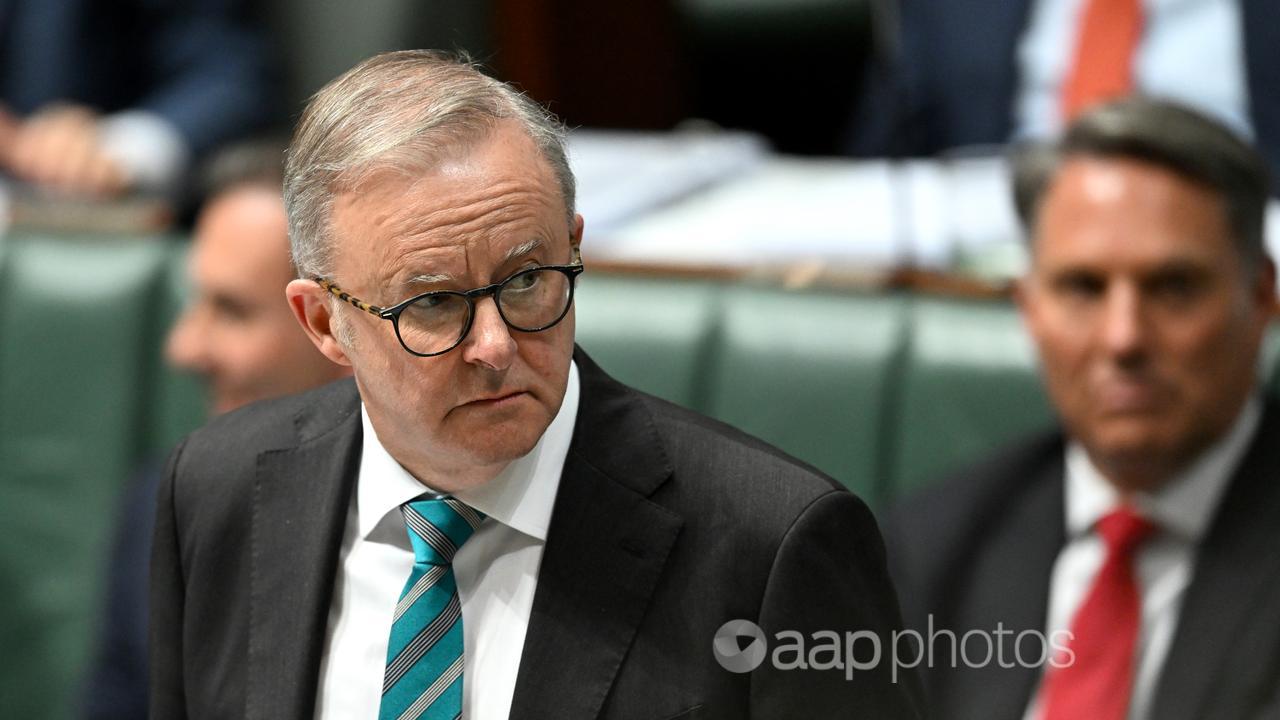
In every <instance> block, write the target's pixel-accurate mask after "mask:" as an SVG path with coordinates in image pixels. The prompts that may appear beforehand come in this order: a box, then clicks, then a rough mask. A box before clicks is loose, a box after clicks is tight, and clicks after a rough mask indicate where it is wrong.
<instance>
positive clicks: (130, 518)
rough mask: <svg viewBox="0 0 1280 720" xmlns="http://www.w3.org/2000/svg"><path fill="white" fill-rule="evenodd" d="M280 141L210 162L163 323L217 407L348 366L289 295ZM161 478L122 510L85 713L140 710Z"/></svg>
mask: <svg viewBox="0 0 1280 720" xmlns="http://www.w3.org/2000/svg"><path fill="white" fill-rule="evenodd" d="M283 148H284V145H283V143H274V142H263V143H254V144H245V145H240V146H235V147H232V148H229V149H227V150H226V151H225V152H223V153H222V154H220V155H219V156H218V157H217V158H216V159H215V161H214V162H213V163H212V165H211V167H210V170H209V177H208V179H207V182H206V184H207V187H208V198H209V199H208V201H207V202H206V203H205V206H204V208H203V210H202V211H201V212H200V215H199V217H198V218H197V221H196V229H195V237H194V239H193V242H192V246H191V254H190V270H189V272H190V278H191V301H190V303H189V305H188V306H187V308H186V309H185V311H184V312H183V314H182V316H181V317H180V318H179V319H178V321H177V323H176V324H175V325H174V327H173V329H172V330H171V332H170V335H169V342H168V345H167V347H166V357H167V359H168V360H169V362H170V363H171V364H172V365H174V366H175V367H178V368H182V369H185V370H189V371H191V372H194V373H197V374H198V375H200V376H201V377H202V378H204V379H205V381H206V382H207V383H208V391H209V401H210V405H211V409H212V412H213V413H214V414H221V413H225V412H228V411H230V410H234V409H235V408H237V407H239V406H241V405H245V404H247V403H250V402H254V401H256V400H263V399H266V398H272V397H278V396H281V395H286V394H289V393H293V392H298V391H301V390H305V389H309V388H311V387H315V386H317V385H321V384H323V383H326V382H329V381H331V380H336V379H338V378H340V377H344V376H346V375H348V374H349V371H348V370H347V368H344V367H342V366H340V365H335V364H333V363H331V362H329V360H328V359H327V358H325V357H324V356H323V355H321V354H320V353H319V352H317V351H316V349H315V347H314V346H313V345H312V344H311V341H310V340H308V339H307V337H306V335H305V334H304V333H303V332H302V330H301V329H300V328H299V327H298V323H297V321H295V320H294V318H293V313H292V311H290V309H289V304H288V303H287V302H286V301H285V296H284V287H285V285H287V284H288V283H289V281H290V280H292V279H293V278H294V271H293V264H292V263H291V261H290V259H289V236H288V222H287V219H286V216H285V210H284V200H283V198H282V197H281V189H280V188H281V183H282V179H283V174H282V172H283V171H282V163H283ZM158 481H159V470H158V468H152V469H151V470H150V471H148V472H145V473H143V475H142V476H141V477H140V478H139V481H138V482H137V483H135V485H134V486H133V487H131V488H130V490H129V492H128V494H127V496H126V499H125V503H124V505H123V506H122V509H121V515H120V517H121V521H120V527H119V530H118V533H117V541H116V545H115V548H114V554H113V557H112V561H111V566H110V569H109V571H108V573H107V577H108V582H109V589H108V597H107V602H106V607H105V608H104V616H103V619H102V623H101V626H102V630H103V635H102V637H101V639H100V642H99V647H98V650H97V654H96V657H95V660H94V664H93V667H92V668H91V673H90V676H89V681H88V686H87V688H86V694H85V708H86V717H88V718H92V719H93V720H107V719H108V718H112V719H119V720H126V719H127V720H137V719H138V718H144V717H146V715H147V662H146V660H147V624H148V611H147V608H148V603H147V576H148V572H147V569H148V567H149V564H150V554H151V532H152V530H151V528H152V526H153V521H154V517H155V496H156V488H157V485H158Z"/></svg>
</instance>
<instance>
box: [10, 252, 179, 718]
mask: <svg viewBox="0 0 1280 720" xmlns="http://www.w3.org/2000/svg"><path fill="white" fill-rule="evenodd" d="M0 242H4V243H6V244H7V245H8V247H7V248H6V249H5V251H4V256H3V260H2V264H0V538H3V539H4V542H3V543H0V717H6V718H9V717H12V718H61V717H65V716H66V713H67V712H68V711H69V708H70V706H71V701H72V698H73V697H74V687H75V683H76V681H77V680H78V675H79V673H80V671H81V668H82V666H83V663H84V661H85V659H86V657H87V652H88V647H89V638H90V629H91V627H92V619H93V616H94V609H95V608H96V607H97V606H98V602H99V596H100V580H101V577H100V570H101V568H102V567H103V565H104V563H105V558H106V547H107V544H108V542H107V539H108V536H109V534H110V530H111V528H112V525H113V523H114V515H115V508H116V502H117V496H118V493H119V491H120V489H121V487H122V486H123V484H124V482H125V480H126V478H127V477H128V475H129V474H130V472H131V471H132V469H133V465H134V462H135V459H136V457H137V453H138V450H139V448H140V447H141V446H142V443H143V441H144V438H143V432H142V428H143V427H144V418H145V414H146V412H145V402H146V399H147V397H148V390H147V386H148V384H149V377H148V372H149V369H150V367H151V359H150V358H148V356H147V355H148V352H147V349H148V348H149V347H150V346H151V345H152V344H153V341H154V338H153V337H152V333H153V329H154V327H155V323H154V319H153V315H154V311H155V300H156V297H157V289H158V285H159V279H160V277H161V273H162V269H163V267H164V264H165V257H166V255H165V246H164V245H163V243H159V242H154V241H149V240H113V239H108V238H94V239H84V240H75V239H64V238H60V239H57V240H47V239H42V238H34V237H25V238H24V237H18V238H7V239H4V240H0Z"/></svg>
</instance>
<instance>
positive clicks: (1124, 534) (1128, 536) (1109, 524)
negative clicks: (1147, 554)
mask: <svg viewBox="0 0 1280 720" xmlns="http://www.w3.org/2000/svg"><path fill="white" fill-rule="evenodd" d="M1155 529H1156V526H1155V525H1154V524H1153V523H1152V522H1151V521H1150V520H1147V519H1146V518H1144V517H1142V516H1141V515H1139V514H1138V513H1136V512H1134V511H1133V510H1132V509H1131V508H1129V507H1128V506H1123V505H1122V506H1121V507H1119V508H1117V509H1115V510H1112V511H1111V512H1109V513H1107V514H1106V515H1104V516H1103V517H1102V519H1101V520H1099V521H1098V533H1099V534H1100V535H1102V539H1103V540H1104V541H1106V543H1107V549H1108V550H1109V551H1110V552H1112V553H1115V554H1121V555H1127V554H1129V553H1131V552H1133V549H1134V548H1135V547H1137V546H1138V544H1140V543H1141V542H1142V541H1143V540H1146V539H1147V537H1148V536H1150V535H1151V533H1153V532H1155Z"/></svg>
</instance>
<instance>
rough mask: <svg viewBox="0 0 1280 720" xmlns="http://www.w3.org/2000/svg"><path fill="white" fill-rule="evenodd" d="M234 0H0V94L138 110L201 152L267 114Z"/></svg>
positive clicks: (239, 5) (241, 10)
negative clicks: (157, 117) (167, 125)
mask: <svg viewBox="0 0 1280 720" xmlns="http://www.w3.org/2000/svg"><path fill="white" fill-rule="evenodd" d="M245 9H246V3H244V2H243V0H0V102H3V103H4V104H6V105H8V106H9V107H10V108H11V109H13V110H14V111H16V112H17V113H19V114H21V115H26V114H28V113H30V112H33V111H35V110H36V109H38V108H40V107H41V106H43V105H46V104H48V103H50V102H54V101H59V100H61V101H68V102H77V103H83V104H86V105H89V106H91V107H94V108H96V109H98V110H100V111H102V112H108V113H110V112H118V111H122V110H130V109H137V110H147V111H150V112H154V113H156V114H158V115H160V116H161V117H163V118H165V119H167V120H168V121H169V122H171V123H173V125H174V126H175V127H176V128H177V130H178V132H180V133H181V134H182V136H183V137H184V138H185V139H186V141H187V143H188V144H189V146H190V148H191V150H192V151H193V152H195V153H203V152H205V151H208V150H210V149H212V148H213V147H215V146H216V145H218V144H220V143H224V142H226V141H228V140H230V139H233V138H235V137H236V136H239V135H244V134H246V133H248V132H251V131H253V130H256V129H258V128H260V127H261V126H262V125H264V124H265V123H268V122H271V121H274V120H275V119H276V117H275V112H274V110H275V108H276V101H275V92H274V87H273V78H272V77H271V76H270V73H269V71H268V67H269V61H268V51H267V48H266V44H265V40H264V39H263V37H262V36H261V34H259V33H258V32H256V31H255V30H254V28H253V27H252V25H251V24H250V23H249V21H248V19H247V18H246V16H245Z"/></svg>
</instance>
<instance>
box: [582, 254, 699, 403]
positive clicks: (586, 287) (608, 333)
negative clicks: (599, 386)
mask: <svg viewBox="0 0 1280 720" xmlns="http://www.w3.org/2000/svg"><path fill="white" fill-rule="evenodd" d="M720 292H721V289H720V287H719V286H718V285H717V284H715V283H711V282H704V281H690V280H668V279H653V278H641V277H633V276H626V275H603V274H592V273H591V272H589V271H588V272H587V273H584V274H583V275H582V276H580V277H579V280H578V289H577V291H576V294H575V300H574V305H575V308H576V314H577V332H576V337H577V341H578V344H579V345H581V346H582V348H583V349H584V350H586V351H587V353H588V354H590V355H591V357H592V359H593V360H595V361H596V362H597V363H599V364H600V367H602V368H604V370H605V371H606V372H608V373H609V374H611V375H613V376H614V377H615V378H617V379H618V380H621V381H622V382H624V383H628V384H630V385H633V386H635V387H637V388H639V389H641V390H644V391H645V392H649V393H652V394H654V395H657V396H658V397H661V398H663V399H665V400H670V401H671V402H674V403H678V404H680V405H684V406H686V407H692V408H698V407H701V406H702V405H703V399H702V396H703V393H704V392H705V387H704V376H705V371H706V363H707V356H708V352H709V351H710V345H711V342H712V340H713V332H714V328H715V323H716V322H717V312H718V310H719V306H720V300H719V298H720Z"/></svg>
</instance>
